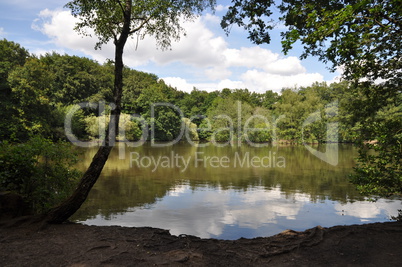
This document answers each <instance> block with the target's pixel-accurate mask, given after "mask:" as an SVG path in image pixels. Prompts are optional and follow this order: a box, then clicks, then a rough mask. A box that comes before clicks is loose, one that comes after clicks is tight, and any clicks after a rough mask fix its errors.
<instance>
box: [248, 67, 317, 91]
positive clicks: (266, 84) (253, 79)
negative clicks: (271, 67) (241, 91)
mask: <svg viewBox="0 0 402 267" xmlns="http://www.w3.org/2000/svg"><path fill="white" fill-rule="evenodd" d="M241 79H242V80H243V81H244V83H245V84H246V85H247V86H248V87H249V88H253V89H254V90H255V91H257V92H264V91H266V90H273V91H276V92H280V90H281V89H282V88H284V87H294V86H309V85H311V84H312V83H314V82H316V81H318V82H321V81H323V80H324V78H323V76H322V75H321V74H319V73H300V74H296V75H290V76H289V75H286V76H281V75H278V74H271V73H267V72H262V71H258V70H249V71H247V72H246V73H244V74H243V75H242V76H241Z"/></svg>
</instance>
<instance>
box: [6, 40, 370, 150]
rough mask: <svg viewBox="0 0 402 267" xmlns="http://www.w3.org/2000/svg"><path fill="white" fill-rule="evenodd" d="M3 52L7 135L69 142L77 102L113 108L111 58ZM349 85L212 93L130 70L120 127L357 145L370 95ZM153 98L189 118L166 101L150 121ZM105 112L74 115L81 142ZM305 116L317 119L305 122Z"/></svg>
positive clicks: (137, 134) (196, 136) (162, 136)
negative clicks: (68, 125) (331, 126)
mask: <svg viewBox="0 0 402 267" xmlns="http://www.w3.org/2000/svg"><path fill="white" fill-rule="evenodd" d="M0 54H1V58H2V62H1V65H0V78H1V81H0V88H1V91H0V94H1V96H0V97H1V110H0V112H1V118H2V120H1V125H0V138H1V140H10V141H12V142H25V141H27V140H29V138H30V137H32V136H35V135H42V136H46V137H48V138H50V139H52V140H59V139H65V138H66V136H65V124H64V122H65V115H66V113H67V112H68V111H69V110H70V109H71V108H72V107H73V106H74V105H75V104H79V103H94V104H96V105H98V106H99V103H102V102H103V103H105V104H104V105H105V106H106V111H105V112H106V113H107V112H108V108H107V107H108V106H109V104H110V103H113V99H112V96H113V94H112V88H113V62H111V61H110V62H107V63H104V64H99V63H98V62H96V61H94V60H91V59H88V58H84V57H78V56H69V55H60V54H57V53H48V54H46V55H43V56H40V57H37V56H34V55H31V54H29V53H28V51H27V50H26V49H24V48H23V47H21V46H20V45H19V44H16V43H14V42H11V41H7V40H5V39H4V40H2V41H0ZM349 87H350V84H349V83H348V82H339V83H332V84H326V83H315V84H313V85H311V86H308V87H294V88H282V89H280V88H278V89H280V90H281V94H278V93H276V92H273V91H270V90H269V91H266V92H264V93H256V92H251V91H249V90H248V89H247V88H238V89H223V90H220V91H218V90H216V91H213V92H206V91H202V90H198V89H197V88H194V89H193V90H192V91H191V92H190V93H187V92H183V91H180V90H177V89H176V88H173V87H171V86H169V85H166V84H165V82H164V81H163V80H161V79H159V78H158V77H157V76H156V75H155V74H151V73H145V72H140V71H136V70H133V69H130V68H128V67H126V68H125V70H124V90H123V98H122V113H123V114H124V115H123V116H122V120H121V123H120V127H122V128H124V132H125V138H126V139H128V140H130V141H131V140H138V139H140V138H141V136H142V133H143V131H142V130H143V127H144V125H148V126H149V129H150V128H151V127H150V125H151V123H153V124H154V134H153V135H151V134H148V139H149V138H150V137H151V136H153V137H154V139H155V140H156V141H170V140H173V139H175V138H176V137H177V136H178V134H179V133H180V128H181V126H182V120H184V122H185V125H186V130H187V131H188V132H189V135H188V136H189V137H190V138H191V139H192V140H201V141H202V140H207V141H209V140H211V138H213V139H214V140H215V141H218V142H226V141H228V140H231V139H238V138H239V137H240V138H242V140H250V141H251V142H256V143H259V142H272V141H281V140H283V141H284V140H286V142H292V143H301V142H302V141H304V142H309V143H322V142H327V141H339V142H355V141H356V139H357V138H358V137H359V136H360V135H359V130H360V128H361V127H360V126H361V124H362V123H363V121H360V120H359V113H360V112H362V109H365V108H366V107H364V106H362V105H361V103H363V102H364V101H365V99H367V96H365V95H364V94H359V93H356V91H354V90H350V89H349ZM278 91H279V90H278ZM153 103H169V104H171V105H174V106H176V107H177V108H178V109H180V111H181V112H182V115H183V116H184V117H185V118H181V116H180V114H179V112H178V109H175V108H172V107H167V106H158V107H155V108H154V118H151V105H152V104H153ZM134 114H135V116H131V115H134ZM99 115H100V112H99V108H81V109H79V110H77V111H76V112H75V113H74V117H73V120H72V132H73V133H74V135H75V136H76V137H77V138H79V139H80V140H91V139H98V138H99V137H100V136H99V132H100V131H99ZM101 115H102V114H101ZM106 115H107V114H106ZM373 115H375V114H373ZM103 116H104V115H103ZM253 116H254V117H253ZM139 117H141V119H142V120H143V121H141V119H138V118H139ZM250 118H252V119H250ZM101 119H104V118H102V117H101ZM307 119H309V120H312V123H309V124H308V125H306V124H305V121H306V120H307ZM144 120H145V121H144ZM230 120H231V121H232V122H233V123H232V124H231V123H230ZM239 121H240V123H239ZM331 122H336V123H338V128H337V130H338V136H337V138H336V140H328V136H327V130H328V129H327V128H328V127H327V126H328V123H331ZM230 127H232V135H231V133H230V131H229V130H228V128H230ZM245 128H247V129H248V130H247V131H246V130H245ZM330 135H331V133H330ZM245 138H247V139H245ZM273 139H274V140H273Z"/></svg>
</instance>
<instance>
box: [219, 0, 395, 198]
mask: <svg viewBox="0 0 402 267" xmlns="http://www.w3.org/2000/svg"><path fill="white" fill-rule="evenodd" d="M275 8H278V9H279V11H280V12H281V14H282V15H281V17H280V18H279V22H281V23H284V24H285V26H286V27H287V30H286V31H284V32H282V38H283V40H282V47H283V51H284V52H285V53H287V52H288V51H289V50H290V49H292V46H293V45H294V44H295V43H296V42H301V44H302V45H303V47H304V52H303V54H302V55H301V58H306V57H307V56H309V55H312V56H318V58H319V59H320V60H321V61H323V62H325V63H327V62H328V63H331V64H332V67H331V69H332V70H335V69H337V68H340V69H342V70H343V77H344V78H345V79H346V80H349V81H351V82H352V84H351V85H353V87H350V89H352V90H354V91H356V92H358V94H361V95H362V96H363V97H362V98H361V99H362V100H363V102H360V105H359V106H355V107H354V109H355V111H359V113H360V114H361V116H362V117H361V118H360V120H361V121H363V122H364V124H362V127H361V129H360V130H361V131H360V132H361V133H362V135H360V138H359V139H360V143H361V145H362V149H361V153H360V158H359V162H360V164H359V166H358V168H357V169H356V175H354V178H353V179H352V181H353V182H355V183H357V184H358V185H359V188H360V189H362V190H361V191H362V193H366V194H378V195H385V196H387V195H389V194H402V171H401V170H402V162H401V160H395V159H400V158H402V151H401V149H400V144H401V143H402V136H401V135H400V132H401V125H400V123H397V122H400V121H401V120H400V117H398V115H397V114H400V113H399V109H400V107H401V105H402V102H401V98H400V94H401V90H400V88H401V85H402V60H401V58H402V35H401V34H400V32H401V31H402V29H401V28H402V6H401V4H400V1H399V0H386V1H377V0H366V1H356V0H346V1H334V0H328V1H318V2H317V1H313V0H283V1H281V3H280V4H279V5H276V4H275V1H265V0H249V1H246V0H232V6H231V7H230V8H229V10H228V13H227V14H226V15H225V16H224V18H223V20H222V22H221V25H222V27H223V28H225V29H226V30H227V31H229V29H230V26H231V25H232V24H237V25H239V26H240V27H243V28H245V29H246V30H247V31H248V32H249V38H250V39H251V41H253V42H255V43H257V44H262V43H269V42H270V41H271V38H270V31H271V30H272V29H274V27H275V26H276V24H277V23H278V21H277V20H274V19H272V14H273V11H274V9H275ZM374 82H377V83H378V82H382V83H381V84H379V85H375V84H374ZM374 97H376V98H374ZM375 101H376V102H377V103H374V102H375ZM378 103H381V104H380V105H379V104H378ZM362 107H369V108H365V111H366V112H365V111H364V110H363V111H362V110H361V109H362ZM383 114H391V115H392V118H395V117H396V118H398V119H397V120H393V119H391V120H385V119H384V116H383ZM380 125H382V126H380ZM374 139H378V140H379V142H378V143H377V144H376V150H377V151H378V152H379V153H378V154H377V155H378V156H370V157H367V156H366V154H365V153H364V151H366V150H367V147H365V145H364V141H367V140H374ZM364 176H365V177H366V179H363V178H362V177H364ZM382 176H384V177H385V178H382ZM365 184H366V185H368V186H367V187H366V186H364V185H365ZM384 188H387V189H386V190H384ZM366 189H368V190H366ZM377 189H378V190H377Z"/></svg>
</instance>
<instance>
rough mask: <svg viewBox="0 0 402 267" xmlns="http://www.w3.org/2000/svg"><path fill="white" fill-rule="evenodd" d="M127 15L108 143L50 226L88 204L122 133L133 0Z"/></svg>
mask: <svg viewBox="0 0 402 267" xmlns="http://www.w3.org/2000/svg"><path fill="white" fill-rule="evenodd" d="M125 3H126V6H125V12H124V26H123V29H122V32H121V34H120V37H119V38H118V39H117V38H116V39H115V41H114V44H115V70H114V75H115V77H114V92H113V97H114V104H115V108H114V109H112V111H111V118H110V122H109V125H108V127H107V129H106V135H105V140H104V142H103V144H102V146H101V147H99V150H98V152H97V153H96V154H95V156H94V157H93V159H92V162H91V164H90V166H89V167H88V169H87V171H86V172H85V173H84V175H83V177H82V178H81V181H80V183H79V185H78V186H77V188H76V189H75V191H74V193H73V194H72V195H71V196H70V197H69V198H68V199H67V200H65V201H64V202H63V203H61V204H60V205H59V206H57V207H55V208H53V209H52V210H50V212H49V213H48V214H47V215H46V217H45V220H46V221H47V222H48V223H62V222H64V221H66V220H67V219H68V218H70V217H71V216H72V215H73V214H74V213H75V212H76V211H77V210H78V209H79V208H80V207H81V205H82V204H83V203H84V201H85V200H86V198H87V197H88V194H89V192H90V191H91V189H92V187H93V185H94V184H95V183H96V181H97V180H98V178H99V176H100V174H101V172H102V170H103V167H104V166H105V164H106V161H107V159H108V157H109V154H110V151H111V150H112V148H113V146H114V143H115V140H116V136H117V133H118V129H119V127H118V125H119V120H120V113H121V97H122V92H123V68H124V65H123V51H124V46H125V44H126V42H127V38H128V36H129V34H130V20H131V8H132V4H131V0H128V1H126V2H125Z"/></svg>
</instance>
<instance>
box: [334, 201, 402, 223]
mask: <svg viewBox="0 0 402 267" xmlns="http://www.w3.org/2000/svg"><path fill="white" fill-rule="evenodd" d="M401 204H402V203H401V201H400V200H399V201H398V200H395V201H386V200H384V199H379V200H378V201H376V202H369V201H357V202H354V203H346V204H340V203H336V204H335V205H334V208H335V210H336V213H337V214H339V215H345V216H353V217H356V218H359V219H360V221H361V222H368V221H370V219H373V218H376V217H379V216H381V215H382V216H383V217H385V218H390V217H391V216H396V215H397V210H398V209H401Z"/></svg>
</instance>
